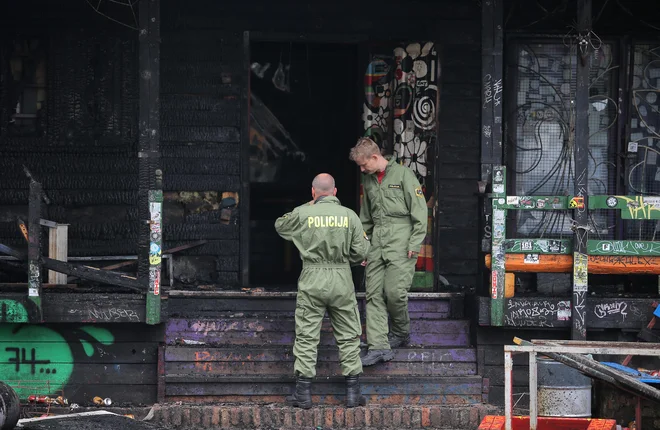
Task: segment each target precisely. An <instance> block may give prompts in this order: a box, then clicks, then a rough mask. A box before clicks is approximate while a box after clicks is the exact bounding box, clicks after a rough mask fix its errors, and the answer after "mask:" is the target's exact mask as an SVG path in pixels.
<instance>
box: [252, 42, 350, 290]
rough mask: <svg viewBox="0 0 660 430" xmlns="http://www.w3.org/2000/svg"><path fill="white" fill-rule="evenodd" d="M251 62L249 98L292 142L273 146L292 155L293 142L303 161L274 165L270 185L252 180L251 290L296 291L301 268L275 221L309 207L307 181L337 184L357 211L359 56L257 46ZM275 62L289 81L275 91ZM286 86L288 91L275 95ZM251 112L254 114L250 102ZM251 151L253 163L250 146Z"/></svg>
mask: <svg viewBox="0 0 660 430" xmlns="http://www.w3.org/2000/svg"><path fill="white" fill-rule="evenodd" d="M250 61H251V64H252V65H253V71H252V73H251V76H250V91H251V94H252V95H253V96H256V97H257V98H258V99H259V100H261V102H263V106H265V107H266V108H267V109H268V110H269V111H270V112H271V113H272V114H273V115H274V117H276V118H277V121H279V123H281V125H282V127H283V128H284V129H285V130H286V132H287V133H288V135H289V137H290V140H289V139H287V138H286V136H285V135H283V133H282V132H281V131H280V132H278V133H276V134H275V135H276V136H277V139H278V140H279V141H281V142H284V143H285V144H286V145H288V146H289V147H290V145H291V144H290V142H291V141H292V142H293V143H294V144H295V146H296V147H297V149H298V150H299V151H300V152H302V153H304V158H303V157H300V156H298V155H296V154H295V152H296V151H295V150H293V151H289V153H286V154H283V155H281V156H279V157H277V161H279V163H281V164H280V165H279V168H278V169H277V174H276V175H275V176H274V177H273V176H269V177H268V178H253V179H252V180H251V183H250V285H252V286H265V287H269V288H277V289H280V290H281V289H293V288H295V287H296V282H297V279H298V276H299V274H300V270H301V268H302V265H301V262H300V257H299V254H298V251H297V250H296V249H295V247H294V246H293V244H292V243H290V242H286V241H284V240H283V239H281V238H280V237H279V236H278V235H277V233H276V232H275V229H274V227H273V224H274V221H275V219H276V218H277V217H279V216H281V215H282V214H284V213H286V212H288V211H290V210H292V209H293V208H295V207H296V206H298V205H301V204H303V203H305V202H308V201H309V200H311V183H312V179H313V178H314V176H315V175H316V174H318V173H321V172H327V173H330V174H332V175H333V176H334V177H335V181H336V186H337V189H338V192H337V197H338V198H339V199H340V201H341V202H342V204H343V205H344V206H347V207H349V208H351V209H353V210H355V211H358V200H359V194H358V191H359V176H358V175H359V172H358V169H357V167H356V166H355V164H354V163H353V162H351V161H350V160H349V159H348V152H349V149H350V147H351V146H352V145H353V144H354V143H355V140H356V139H357V137H358V136H359V133H360V130H359V126H360V110H359V109H360V103H359V101H360V100H359V98H358V97H359V91H361V86H360V83H361V81H360V80H359V76H360V74H359V70H358V49H357V46H356V45H350V44H318V43H289V42H261V41H259V42H256V41H255V42H252V43H251V46H250ZM280 62H281V63H282V65H283V71H284V72H285V73H284V76H285V77H286V75H287V73H286V72H287V70H286V67H287V65H289V69H288V79H285V80H283V81H282V80H280V81H278V83H277V84H275V83H274V81H273V78H274V77H275V80H277V69H278V66H279V64H280ZM268 63H270V66H269V67H268V68H266V70H265V71H264V72H263V73H262V72H261V70H263V69H264V68H265V65H266V64H268ZM260 75H261V76H260ZM280 76H281V75H280ZM287 81H288V86H289V90H284V91H283V90H281V89H278V86H279V87H280V88H282V83H283V82H287ZM251 109H253V110H254V109H259V106H258V103H256V102H255V101H254V99H253V100H252V101H251ZM261 109H262V110H261V111H257V110H254V111H253V112H251V115H250V117H251V118H250V120H251V127H253V128H254V127H255V126H256V125H257V124H255V121H256V122H258V123H259V124H258V125H259V126H261V127H264V126H266V124H265V123H267V122H269V120H268V118H267V117H266V116H265V115H264V113H263V112H264V110H263V107H262V108H261ZM255 116H256V118H255ZM271 118H272V117H271ZM271 122H272V121H271ZM252 140H253V139H252ZM287 142H289V143H287ZM250 150H251V155H253V154H254V153H253V151H254V150H255V148H254V146H251V147H250Z"/></svg>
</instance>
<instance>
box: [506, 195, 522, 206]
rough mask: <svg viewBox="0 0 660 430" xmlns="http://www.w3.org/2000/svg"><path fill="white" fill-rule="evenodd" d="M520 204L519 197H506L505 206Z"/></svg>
mask: <svg viewBox="0 0 660 430" xmlns="http://www.w3.org/2000/svg"><path fill="white" fill-rule="evenodd" d="M519 203H520V197H518V196H506V204H507V205H517V204H519Z"/></svg>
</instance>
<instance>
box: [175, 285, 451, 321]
mask: <svg viewBox="0 0 660 430" xmlns="http://www.w3.org/2000/svg"><path fill="white" fill-rule="evenodd" d="M165 298H166V299H167V300H165V306H164V310H163V313H164V315H167V316H169V317H170V318H181V317H189V318H205V317H214V318H215V317H217V316H219V315H221V314H222V313H229V314H239V313H244V314H246V315H247V314H254V313H258V314H269V315H271V316H273V317H274V316H277V315H280V316H293V312H294V310H295V308H296V292H277V291H253V290H248V291H181V290H172V291H169V292H168V293H167V296H166V297H165ZM357 300H358V306H359V308H360V313H364V306H365V300H366V299H365V294H364V293H357ZM463 301H464V294H463V293H459V292H456V293H412V292H411V293H408V309H409V312H410V317H411V319H418V318H458V319H460V318H463V316H464V313H463V310H464V309H463V308H464V305H463Z"/></svg>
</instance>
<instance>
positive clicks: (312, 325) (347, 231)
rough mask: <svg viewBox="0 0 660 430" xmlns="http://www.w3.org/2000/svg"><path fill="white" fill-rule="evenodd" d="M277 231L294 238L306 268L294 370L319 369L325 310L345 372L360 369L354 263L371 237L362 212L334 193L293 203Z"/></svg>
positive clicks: (313, 372) (300, 373) (303, 373)
mask: <svg viewBox="0 0 660 430" xmlns="http://www.w3.org/2000/svg"><path fill="white" fill-rule="evenodd" d="M275 229H276V230H277V233H278V234H279V235H280V236H281V237H282V238H284V239H286V240H290V241H293V243H294V245H295V246H296V248H298V250H299V251H300V257H301V259H302V261H303V269H302V273H301V274H300V278H299V279H298V295H297V299H296V312H295V324H296V340H295V343H294V346H293V355H294V356H295V358H296V361H295V364H294V370H295V373H296V376H303V377H306V378H313V377H314V376H315V375H316V357H317V347H318V344H319V340H320V337H321V322H322V320H323V316H324V315H325V312H326V310H327V311H328V314H329V315H330V322H331V324H332V329H333V332H334V335H335V339H336V341H337V346H338V347H339V361H340V363H341V372H342V375H344V376H351V375H359V374H360V373H362V363H361V362H360V339H359V336H360V335H361V334H362V325H361V323H360V314H359V311H358V308H357V300H356V299H355V287H354V285H353V278H352V276H351V268H350V264H351V263H353V264H356V263H361V262H362V261H364V259H365V258H366V256H367V252H368V250H369V240H368V239H367V235H366V234H365V232H364V230H363V228H362V223H361V222H360V218H359V217H358V215H357V214H356V213H355V212H353V211H352V210H350V209H348V208H346V207H344V206H341V204H340V203H339V200H338V199H337V198H336V197H333V196H326V197H321V198H320V199H317V201H316V203H315V204H313V205H310V204H309V203H307V204H305V205H302V206H299V207H297V208H295V209H294V210H293V211H292V212H289V213H287V214H285V215H283V216H281V217H280V218H278V219H277V220H276V221H275Z"/></svg>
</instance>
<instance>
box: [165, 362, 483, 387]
mask: <svg viewBox="0 0 660 430" xmlns="http://www.w3.org/2000/svg"><path fill="white" fill-rule="evenodd" d="M293 372H294V369H293V362H292V361H278V362H240V361H213V362H210V361H206V362H166V363H165V373H166V374H167V375H179V376H180V377H185V378H186V380H187V381H190V382H194V381H200V380H202V381H207V380H208V381H209V382H210V381H212V380H214V379H215V380H217V381H221V380H222V377H223V376H227V375H246V376H250V375H264V374H268V375H291V374H292V373H293ZM153 373H154V374H155V373H156V372H155V371H154V372H153ZM316 374H317V376H319V377H326V376H341V368H340V365H339V363H338V362H336V361H335V362H328V361H322V362H319V363H317V364H316ZM476 374H477V364H476V363H454V362H450V363H445V362H422V363H415V364H414V365H411V363H406V362H397V361H388V362H387V363H382V364H380V365H378V366H373V367H366V368H365V369H364V375H365V376H367V375H373V376H378V375H382V376H395V375H396V376H429V377H430V376H464V375H476Z"/></svg>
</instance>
